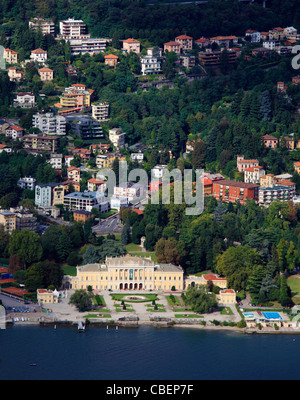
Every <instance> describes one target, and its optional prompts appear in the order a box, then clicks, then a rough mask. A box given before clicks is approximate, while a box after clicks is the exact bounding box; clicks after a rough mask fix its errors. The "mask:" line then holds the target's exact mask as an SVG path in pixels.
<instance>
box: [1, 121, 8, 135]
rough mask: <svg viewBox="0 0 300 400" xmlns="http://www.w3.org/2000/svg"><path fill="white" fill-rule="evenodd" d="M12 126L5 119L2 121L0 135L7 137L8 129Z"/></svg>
mask: <svg viewBox="0 0 300 400" xmlns="http://www.w3.org/2000/svg"><path fill="white" fill-rule="evenodd" d="M9 126H10V124H9V123H8V122H7V121H5V120H4V119H1V120H0V134H2V135H5V131H6V128H8V127H9Z"/></svg>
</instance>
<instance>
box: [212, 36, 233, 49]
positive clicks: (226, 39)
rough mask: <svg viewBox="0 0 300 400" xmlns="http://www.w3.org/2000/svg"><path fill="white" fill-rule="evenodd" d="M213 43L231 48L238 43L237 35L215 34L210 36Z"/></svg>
mask: <svg viewBox="0 0 300 400" xmlns="http://www.w3.org/2000/svg"><path fill="white" fill-rule="evenodd" d="M210 40H211V42H212V43H216V44H217V45H218V46H224V47H226V48H227V49H229V48H230V47H232V46H236V45H237V44H238V37H237V36H233V35H231V36H215V37H212V38H210Z"/></svg>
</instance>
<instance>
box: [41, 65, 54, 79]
mask: <svg viewBox="0 0 300 400" xmlns="http://www.w3.org/2000/svg"><path fill="white" fill-rule="evenodd" d="M39 75H40V77H41V81H43V82H51V81H52V80H53V69H51V68H48V67H44V68H39Z"/></svg>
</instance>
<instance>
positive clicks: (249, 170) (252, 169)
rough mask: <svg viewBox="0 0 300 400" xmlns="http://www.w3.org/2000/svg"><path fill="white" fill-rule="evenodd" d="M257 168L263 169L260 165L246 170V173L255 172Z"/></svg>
mask: <svg viewBox="0 0 300 400" xmlns="http://www.w3.org/2000/svg"><path fill="white" fill-rule="evenodd" d="M257 168H259V169H261V168H262V167H261V166H260V165H258V166H257V167H250V168H246V169H245V171H248V172H254V171H255V170H256V169H257Z"/></svg>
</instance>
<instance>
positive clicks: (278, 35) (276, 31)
mask: <svg viewBox="0 0 300 400" xmlns="http://www.w3.org/2000/svg"><path fill="white" fill-rule="evenodd" d="M284 38H285V32H284V29H283V28H281V27H277V28H273V29H270V30H269V39H271V40H272V39H274V40H283V39H284Z"/></svg>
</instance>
